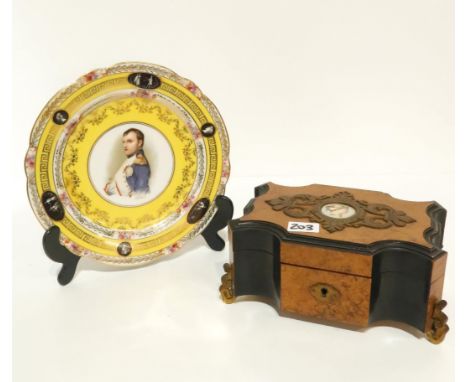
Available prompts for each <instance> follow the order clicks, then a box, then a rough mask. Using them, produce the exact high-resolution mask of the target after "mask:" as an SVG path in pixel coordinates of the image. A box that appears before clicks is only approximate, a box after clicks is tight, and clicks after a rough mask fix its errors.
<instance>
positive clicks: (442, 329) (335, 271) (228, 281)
mask: <svg viewBox="0 0 468 382" xmlns="http://www.w3.org/2000/svg"><path fill="white" fill-rule="evenodd" d="M445 216H446V211H445V210H444V209H443V208H442V207H441V206H440V205H439V204H438V203H436V202H410V201H404V200H399V199H395V198H392V197H391V196H390V195H388V194H385V193H382V192H375V191H367V190H357V189H349V188H340V187H332V186H324V185H310V186H305V187H284V186H279V185H275V184H273V183H268V184H265V185H262V186H259V187H257V188H256V189H255V199H252V200H251V201H250V202H249V204H248V205H247V206H246V207H245V209H244V216H243V217H241V218H240V219H237V220H233V221H231V223H230V225H229V236H230V243H231V253H230V255H231V262H230V264H225V271H226V274H225V275H224V276H223V278H222V285H221V287H220V291H221V295H222V297H223V300H224V301H225V302H226V303H231V302H234V301H235V299H236V297H239V296H244V295H250V296H252V295H253V296H258V297H261V298H262V299H263V298H266V299H267V300H269V301H270V302H271V304H272V305H273V306H275V307H276V308H277V309H278V310H279V312H280V314H282V315H286V316H294V317H302V318H305V319H311V320H314V321H317V320H318V321H323V322H326V323H334V324H338V325H341V326H342V325H344V326H351V327H356V328H362V327H366V326H368V325H370V324H371V323H374V322H378V321H398V322H403V323H406V324H409V325H411V326H413V327H415V328H417V329H419V330H420V331H421V332H424V333H425V335H426V337H427V339H428V340H430V341H431V342H433V343H440V342H441V341H442V340H443V339H444V337H445V334H446V333H447V331H448V326H447V325H446V322H447V316H446V315H445V314H444V313H443V312H442V309H443V308H444V307H445V305H446V302H445V301H443V300H442V299H441V298H442V288H443V282H444V273H445V265H446V260H447V253H446V252H445V251H443V250H442V239H443V231H444V223H445Z"/></svg>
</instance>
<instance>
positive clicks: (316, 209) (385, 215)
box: [266, 191, 416, 233]
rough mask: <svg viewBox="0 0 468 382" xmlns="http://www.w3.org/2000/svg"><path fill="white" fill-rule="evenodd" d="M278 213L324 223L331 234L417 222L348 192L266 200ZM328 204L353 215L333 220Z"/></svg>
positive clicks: (388, 207) (401, 213)
mask: <svg viewBox="0 0 468 382" xmlns="http://www.w3.org/2000/svg"><path fill="white" fill-rule="evenodd" d="M266 203H268V204H269V205H270V206H271V208H272V209H273V210H275V211H282V212H283V213H284V214H285V215H287V216H289V217H293V218H298V219H301V218H307V219H308V220H309V221H310V222H316V223H320V224H321V226H322V227H323V228H324V229H326V230H327V231H328V232H330V233H333V232H336V231H342V230H343V229H345V228H346V227H354V228H359V227H369V228H376V229H384V228H389V227H391V226H397V227H404V226H406V224H409V223H414V222H415V221H416V220H415V219H413V218H412V217H410V216H408V215H407V214H406V213H405V212H403V211H399V210H395V209H394V208H392V207H390V206H388V205H386V204H381V203H370V202H367V201H364V200H356V199H355V198H354V196H353V195H352V194H351V193H349V192H346V191H343V192H338V193H336V194H334V195H331V196H330V195H322V196H314V195H311V194H296V195H293V196H287V195H285V196H280V197H278V198H275V199H270V200H266ZM328 205H342V206H345V207H348V210H349V211H351V213H348V215H347V216H346V215H345V216H346V217H344V218H333V217H330V216H327V215H325V214H324V211H323V207H324V206H328Z"/></svg>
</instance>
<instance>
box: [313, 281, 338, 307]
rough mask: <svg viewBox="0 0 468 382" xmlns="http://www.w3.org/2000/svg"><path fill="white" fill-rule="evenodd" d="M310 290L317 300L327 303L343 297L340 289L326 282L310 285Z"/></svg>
mask: <svg viewBox="0 0 468 382" xmlns="http://www.w3.org/2000/svg"><path fill="white" fill-rule="evenodd" d="M309 292H310V294H311V295H312V296H314V297H315V299H316V300H318V301H320V302H326V303H334V302H336V301H338V300H339V298H340V297H341V293H340V291H339V290H338V289H336V288H335V287H334V286H332V285H329V284H325V283H317V284H313V285H311V286H310V287H309Z"/></svg>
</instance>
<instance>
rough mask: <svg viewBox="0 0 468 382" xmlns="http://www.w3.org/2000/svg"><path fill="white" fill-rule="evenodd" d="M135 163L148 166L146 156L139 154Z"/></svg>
mask: <svg viewBox="0 0 468 382" xmlns="http://www.w3.org/2000/svg"><path fill="white" fill-rule="evenodd" d="M133 163H134V164H148V161H147V160H146V158H145V156H144V155H142V154H137V156H136V158H135V161H134V162H133Z"/></svg>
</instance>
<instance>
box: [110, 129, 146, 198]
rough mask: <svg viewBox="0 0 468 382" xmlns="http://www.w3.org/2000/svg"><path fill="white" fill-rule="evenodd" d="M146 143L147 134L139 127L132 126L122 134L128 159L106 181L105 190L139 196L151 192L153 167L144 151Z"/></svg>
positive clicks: (112, 193) (122, 194) (123, 194)
mask: <svg viewBox="0 0 468 382" xmlns="http://www.w3.org/2000/svg"><path fill="white" fill-rule="evenodd" d="M144 144H145V136H144V134H143V133H142V132H141V131H140V130H138V129H135V128H131V129H128V130H126V131H125V132H124V133H123V134H122V145H123V151H124V154H125V156H126V157H127V159H126V160H125V161H124V162H123V163H122V165H121V166H120V167H119V169H118V170H117V172H116V173H115V175H114V177H113V178H112V179H110V180H109V181H108V182H107V183H106V185H105V187H104V192H105V193H106V194H107V195H119V196H126V197H134V196H136V197H137V196H141V195H146V194H148V193H149V192H150V188H149V179H150V176H151V169H150V165H149V163H148V160H147V159H146V156H145V153H144V151H143V145H144Z"/></svg>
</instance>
